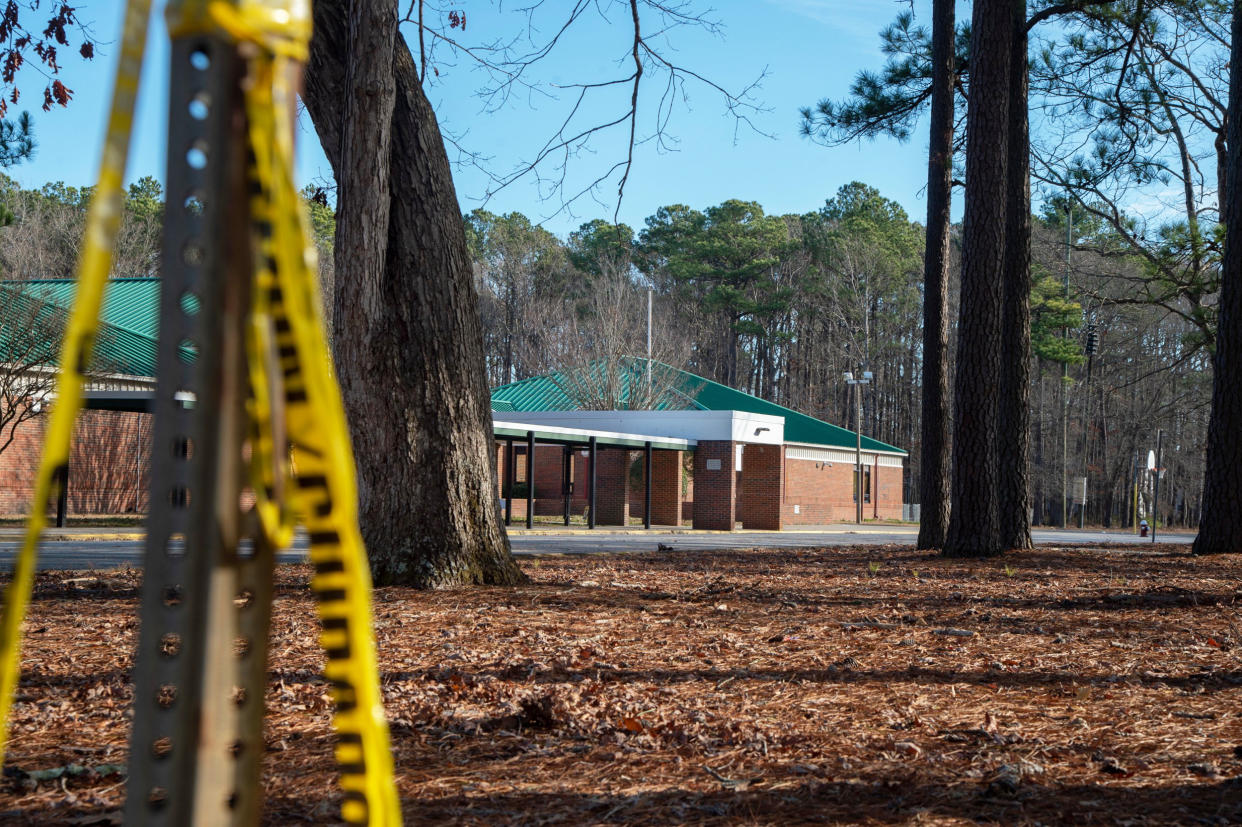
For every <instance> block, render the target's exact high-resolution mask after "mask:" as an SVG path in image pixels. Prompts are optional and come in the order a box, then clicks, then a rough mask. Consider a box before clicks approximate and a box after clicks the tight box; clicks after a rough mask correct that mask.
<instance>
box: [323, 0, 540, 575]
mask: <svg viewBox="0 0 1242 827" xmlns="http://www.w3.org/2000/svg"><path fill="white" fill-rule="evenodd" d="M362 5H363V6H366V5H367V4H365V3H364V4H362ZM349 6H350V3H349V2H348V0H317V2H316V3H315V5H314V10H315V37H314V40H313V41H312V42H311V59H310V65H309V67H308V71H307V79H306V92H305V101H306V106H307V109H308V110H309V111H310V114H311V118H312V120H313V121H314V124H315V129H316V131H317V132H318V134H319V139H320V141H321V142H322V144H323V148H324V152H325V153H326V154H327V156H328V160H329V162H330V163H331V164H332V168H333V171H334V172H335V174H336V178H337V181H338V182H339V183H340V185H341V199H342V200H341V203H340V207H341V210H342V216H341V224H340V231H339V234H338V237H337V245H336V250H337V254H336V301H335V314H334V319H333V326H334V332H335V336H334V340H335V343H336V346H337V352H336V357H337V365H336V367H337V375H338V377H339V378H340V381H341V384H342V387H343V388H344V389H345V407H346V412H347V414H348V416H349V424H350V434H351V436H352V439H353V443H354V451H355V455H356V457H357V462H358V483H359V515H360V521H361V527H362V534H363V538H364V539H365V541H366V544H367V550H368V552H369V554H370V558H371V569H372V573H373V576H374V578H375V582H376V583H377V584H380V585H383V584H405V585H413V586H421V587H444V586H456V585H463V584H476V583H490V584H509V583H516V582H519V581H521V580H522V579H523V575H522V574H521V572H520V570H519V569H518V568H517V565H516V564H515V563H514V561H513V557H512V555H511V554H510V551H509V543H508V539H507V538H506V536H505V534H504V531H503V529H502V527H501V524H500V518H499V511H498V509H497V507H496V485H495V475H494V471H493V469H492V459H491V455H492V439H491V432H490V427H491V422H490V405H489V396H488V390H487V385H486V382H485V379H484V373H483V370H484V362H483V341H482V333H481V329H480V326H479V317H478V298H477V296H476V295H475V291H474V286H473V283H472V281H471V271H470V260H469V258H468V256H467V254H466V240H465V232H464V229H463V226H462V220H461V215H460V214H459V212H458V205H457V199H456V195H455V193H454V190H453V181H452V177H451V174H450V171H449V164H448V157H447V155H446V154H445V151H444V142H443V139H442V138H441V135H440V130H439V126H438V125H437V123H436V118H435V113H434V112H433V111H432V109H431V105H430V104H429V103H428V101H427V98H426V96H425V95H424V94H423V89H422V86H421V84H420V83H419V78H418V73H417V70H416V68H415V64H414V59H413V57H412V56H411V55H410V51H409V49H408V48H407V46H406V44H405V41H404V39H403V38H402V37H401V35H400V34H399V33H398V31H397V20H396V15H395V13H393V14H391V15H390V14H389V12H390V11H391V9H387V10H385V12H384V13H383V17H382V18H381V17H377V16H375V15H374V14H369V15H368V16H367V18H366V19H365V20H363V19H353V20H351V17H354V16H353V15H351V14H349V12H350V8H349ZM385 21H386V22H385ZM385 28H386V30H387V31H386V37H387V39H388V42H390V43H391V44H392V48H391V49H388V48H387V47H386V46H383V45H378V44H379V41H380V40H382V39H383V38H384V37H385V32H384V29H385ZM368 44H370V45H368ZM358 49H362V50H366V49H375V50H376V54H364V53H362V52H359V51H356V50H358ZM389 62H391V77H387V76H386V72H387V70H386V69H385V68H384V67H385V66H386V65H388V64H389ZM390 97H391V104H389V103H388V102H387V101H388V100H389V99H390ZM390 107H391V108H390ZM386 133H387V135H388V140H390V141H391V148H390V150H387V155H388V157H387V158H383V159H377V158H374V157H367V156H368V155H375V154H377V153H384V152H385V149H384V143H385V138H384V136H385V134H386ZM377 175H378V176H380V177H383V178H386V179H387V180H386V181H382V182H381V181H377V179H376V176H377ZM385 190H387V191H385ZM368 216H370V218H367V217H368ZM381 216H382V218H381ZM381 220H382V221H384V222H386V227H385V228H384V229H383V231H382V232H379V231H377V226H378V223H377V222H379V221H381ZM367 221H371V222H373V223H371V224H370V226H369V227H368V226H362V225H363V224H364V223H365V222H367ZM346 233H348V235H346Z"/></svg>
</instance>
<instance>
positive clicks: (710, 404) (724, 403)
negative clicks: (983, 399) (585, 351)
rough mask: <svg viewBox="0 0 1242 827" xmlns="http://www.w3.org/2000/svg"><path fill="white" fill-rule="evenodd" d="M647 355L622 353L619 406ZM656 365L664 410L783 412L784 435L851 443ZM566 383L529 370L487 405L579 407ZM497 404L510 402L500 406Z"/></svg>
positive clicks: (804, 419)
mask: <svg viewBox="0 0 1242 827" xmlns="http://www.w3.org/2000/svg"><path fill="white" fill-rule="evenodd" d="M645 364H646V360H644V359H639V358H633V357H630V358H627V359H626V363H625V364H624V365H623V366H622V369H621V374H620V376H619V380H620V381H619V385H620V388H621V392H620V394H621V401H622V407H624V406H625V403H626V400H628V399H629V389H630V388H631V387H632V386H635V385H637V384H638V383H639V382H642V381H645V379H644V377H645V371H644V367H645ZM652 365H653V366H658V368H657V371H658V376H659V378H660V380H661V381H663V382H664V383H666V384H668V385H669V386H670V388H671V390H672V393H671V394H668V397H669V398H671V399H672V400H676V401H670V402H666V403H663V404H660V405H658V407H659V408H661V409H665V410H670V409H671V410H704V411H745V412H747V413H757V414H768V415H771V416H783V417H784V418H785V441H786V442H802V443H807V444H810V445H824V446H828V447H832V448H853V447H854V445H855V441H856V437H855V434H854V432H853V431H850V430H846V429H845V428H842V427H840V426H837V425H832V424H830V423H828V422H824V421H823V420H821V419H816V418H815V417H813V416H807V415H806V414H804V413H799V412H798V411H795V410H793V409H792V408H786V407H785V406H783V405H777V404H776V403H775V402H769V401H767V400H766V399H760V398H759V397H757V396H752V395H750V394H749V393H744V392H742V391H739V390H734V389H733V388H730V387H728V386H726V385H721V384H720V383H718V382H713V381H711V380H710V379H704V378H703V377H701V376H696V375H694V374H693V373H690V372H688V371H684V370H678V369H677V368H674V367H671V366H669V365H665V364H664V363H662V362H654V361H653V362H652ZM568 385H569V383H568V382H567V381H566V380H565V379H563V378H562V377H561V375H560V374H558V373H550V374H547V375H545V376H532V377H531V378H529V379H523V380H521V381H519V382H514V383H512V384H509V385H502V386H500V387H498V388H494V389H492V410H513V411H574V410H578V409H580V407H581V406H580V405H578V404H577V403H575V402H574V401H573V399H572V398H570V396H569V394H567V393H566V392H565V390H564V388H565V387H566V386H568ZM499 405H505V406H510V405H511V406H512V408H500V407H498V406H499ZM862 447H863V449H864V450H867V451H889V452H893V453H898V454H905V453H906V451H905V450H903V449H901V448H897V447H895V446H892V445H889V444H887V443H884V442H880V441H879V440H876V439H871V438H870V437H866V436H864V437H863V438H862Z"/></svg>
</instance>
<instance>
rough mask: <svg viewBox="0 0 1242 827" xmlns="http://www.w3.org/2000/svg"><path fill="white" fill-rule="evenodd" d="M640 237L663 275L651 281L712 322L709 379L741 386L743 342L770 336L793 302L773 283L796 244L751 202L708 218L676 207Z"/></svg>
mask: <svg viewBox="0 0 1242 827" xmlns="http://www.w3.org/2000/svg"><path fill="white" fill-rule="evenodd" d="M640 238H641V243H642V245H643V248H644V253H643V256H642V261H643V262H644V266H645V267H646V268H648V269H649V270H657V269H658V270H661V271H663V273H662V274H653V281H654V280H656V279H658V278H660V276H661V275H663V276H665V277H667V278H669V279H670V280H671V283H672V285H673V286H674V287H675V288H676V290H677V293H678V295H679V296H680V299H679V300H680V301H690V302H694V303H695V304H696V305H697V306H699V307H700V308H702V310H703V311H704V312H705V313H706V315H707V316H708V317H711V318H712V319H713V322H712V325H713V326H714V327H715V329H716V330H717V331H718V335H717V336H716V337H714V338H715V341H714V342H713V343H712V344H710V345H706V344H705V346H703V347H700V348H699V354H698V357H699V358H700V359H702V360H703V362H704V363H705V366H706V365H710V369H711V372H710V374H709V375H711V376H712V377H713V378H716V379H718V380H719V381H722V382H724V383H725V384H729V385H733V384H735V383H737V381H738V378H739V375H740V374H739V365H740V358H741V352H740V350H741V347H742V339H743V338H744V337H748V338H755V337H761V336H764V335H766V334H768V333H769V332H770V331H771V326H772V324H773V322H774V320H775V318H776V317H777V316H779V315H780V314H781V313H782V312H784V311H786V310H787V309H788V307H789V303H790V300H791V299H792V294H791V292H790V291H789V290H788V289H787V288H786V287H784V286H781V285H778V284H776V283H775V281H776V280H775V278H774V276H775V273H776V272H777V270H778V268H779V264H780V260H781V255H782V253H783V252H784V251H785V248H786V247H787V246H788V244H789V241H790V236H789V228H788V226H787V225H786V222H785V221H784V220H783V219H781V218H780V217H778V216H769V215H766V214H765V213H764V211H763V207H761V206H760V205H759V204H757V203H755V202H753V201H740V200H736V199H731V200H729V201H725V202H724V203H723V204H720V205H718V206H715V207H709V208H708V209H707V210H705V211H703V212H699V211H698V210H692V209H689V208H688V207H684V206H682V205H675V206H672V207H665V208H662V209H661V210H659V211H658V212H657V213H656V215H655V216H652V217H651V218H648V219H647V226H646V228H645V229H644V230H643V232H642V234H641V236H640Z"/></svg>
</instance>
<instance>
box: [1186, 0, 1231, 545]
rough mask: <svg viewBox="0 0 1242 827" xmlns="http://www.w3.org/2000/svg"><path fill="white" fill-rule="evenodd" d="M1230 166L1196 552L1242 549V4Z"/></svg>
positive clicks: (1224, 199)
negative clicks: (1200, 514) (1210, 400)
mask: <svg viewBox="0 0 1242 827" xmlns="http://www.w3.org/2000/svg"><path fill="white" fill-rule="evenodd" d="M1229 112H1230V117H1229V126H1228V130H1229V132H1228V140H1227V142H1226V143H1227V150H1226V154H1227V158H1228V170H1227V172H1226V183H1227V185H1226V188H1225V192H1224V193H1223V194H1222V195H1221V202H1222V204H1223V205H1224V206H1223V212H1224V217H1225V254H1224V263H1223V266H1222V268H1221V289H1220V315H1219V317H1218V319H1219V321H1218V322H1217V330H1216V354H1215V357H1214V360H1213V367H1214V368H1215V371H1214V373H1213V376H1212V417H1211V420H1210V421H1209V423H1208V441H1207V470H1206V473H1205V474H1204V484H1203V515H1202V517H1200V519H1199V536H1198V537H1196V538H1195V545H1194V553H1195V554H1221V553H1226V552H1242V117H1238V114H1237V113H1242V2H1240V0H1234V4H1233V46H1232V56H1231V59H1230V64H1229Z"/></svg>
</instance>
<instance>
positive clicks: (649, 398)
mask: <svg viewBox="0 0 1242 827" xmlns="http://www.w3.org/2000/svg"><path fill="white" fill-rule="evenodd" d="M647 406H648V407H650V408H655V398H654V396H653V394H652V390H651V288H650V287H649V288H647Z"/></svg>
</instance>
